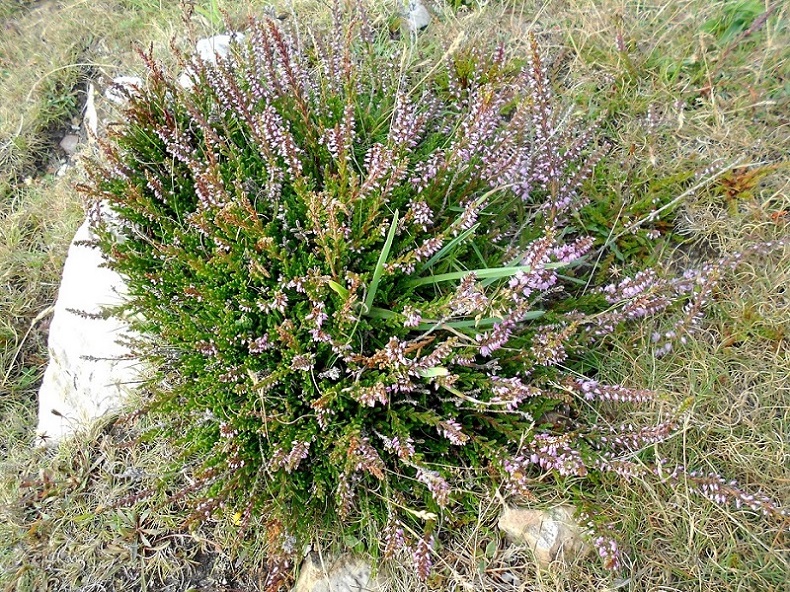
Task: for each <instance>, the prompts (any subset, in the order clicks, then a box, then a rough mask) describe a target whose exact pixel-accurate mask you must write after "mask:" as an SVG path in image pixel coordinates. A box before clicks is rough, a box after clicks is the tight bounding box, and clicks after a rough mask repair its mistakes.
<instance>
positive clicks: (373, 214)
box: [88, 14, 779, 588]
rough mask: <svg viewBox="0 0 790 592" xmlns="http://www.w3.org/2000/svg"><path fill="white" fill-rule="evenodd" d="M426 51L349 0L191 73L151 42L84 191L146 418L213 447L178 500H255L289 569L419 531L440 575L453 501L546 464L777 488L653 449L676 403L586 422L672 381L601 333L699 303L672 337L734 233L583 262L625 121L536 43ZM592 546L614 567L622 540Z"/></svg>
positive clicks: (410, 542)
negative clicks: (307, 551) (597, 193)
mask: <svg viewBox="0 0 790 592" xmlns="http://www.w3.org/2000/svg"><path fill="white" fill-rule="evenodd" d="M410 52H411V48H409V47H407V46H403V45H398V44H396V43H393V42H390V41H385V40H381V39H378V38H377V37H376V35H375V33H374V32H373V31H372V30H371V29H370V27H369V25H368V22H367V20H366V19H365V17H364V15H361V14H357V15H356V16H354V17H353V18H340V17H337V18H336V20H335V22H334V25H333V27H332V29H331V30H330V31H328V32H327V33H325V34H324V35H321V34H320V33H318V32H316V33H315V34H314V35H312V37H311V38H310V40H309V42H308V41H307V40H306V39H304V38H300V37H299V36H292V35H289V34H288V33H286V32H285V31H284V30H283V29H281V28H280V26H279V25H278V24H276V23H275V22H272V21H262V22H252V23H251V24H250V27H249V30H248V32H247V37H246V40H245V41H244V42H243V43H238V44H237V45H236V46H235V51H234V52H233V54H232V55H231V56H229V57H228V58H220V59H218V60H217V63H216V64H213V63H207V62H204V61H202V60H200V59H199V58H196V57H195V58H190V59H189V62H188V63H186V64H185V67H186V68H187V69H186V71H187V73H188V75H189V76H190V77H191V78H192V81H193V82H194V85H193V86H191V87H190V88H189V89H183V88H180V87H179V86H178V85H176V84H175V83H174V81H173V78H172V77H170V76H169V75H168V74H167V73H166V72H165V71H164V70H163V68H161V67H160V66H159V65H158V64H157V63H156V62H155V61H154V60H153V58H152V57H151V56H147V57H146V60H147V64H148V67H149V71H150V72H149V80H148V84H147V86H146V88H144V89H140V92H139V93H136V94H134V95H133V96H131V97H130V106H129V108H128V111H127V114H126V115H127V122H126V124H125V125H124V126H123V127H122V128H121V129H120V131H117V132H115V134H114V135H113V136H112V138H111V141H110V142H109V143H108V144H107V145H106V146H105V156H106V159H105V162H104V163H103V164H101V165H97V167H96V169H95V171H94V179H93V183H92V185H91V186H90V187H89V188H88V192H89V193H90V194H91V195H92V196H93V197H95V198H96V199H97V200H101V201H104V202H106V203H107V204H108V205H109V213H108V211H107V210H106V209H101V208H99V209H97V225H96V227H97V230H98V232H99V235H100V237H101V239H100V243H101V247H102V248H103V249H104V251H105V253H106V255H107V257H108V260H109V265H110V266H111V267H113V268H114V269H117V270H118V271H119V272H120V273H122V274H123V275H124V276H125V277H126V278H127V279H128V284H129V293H128V303H127V305H126V306H125V307H124V311H123V314H125V315H126V316H127V318H128V319H129V321H130V323H131V324H132V325H133V327H134V329H135V330H136V331H137V333H138V334H139V336H140V338H139V341H138V342H137V343H136V344H135V346H136V348H137V351H138V352H139V353H140V354H141V355H142V356H143V357H144V358H145V359H146V360H147V362H148V363H149V364H150V366H151V367H152V369H153V370H154V375H153V376H152V378H151V379H150V380H149V381H148V384H147V390H148V392H149V395H148V400H147V402H146V406H145V408H144V409H143V410H142V411H144V412H147V413H150V414H152V415H153V416H155V417H156V418H158V419H159V422H158V424H157V427H156V428H155V430H154V431H153V432H150V433H149V434H148V435H149V436H150V437H166V438H169V439H172V440H173V441H175V442H177V443H179V444H180V448H181V449H183V450H184V455H183V457H182V458H179V459H177V460H176V462H175V464H174V467H173V469H174V471H175V470H180V469H181V468H182V467H183V466H184V465H187V466H189V467H192V468H193V469H194V476H193V481H192V485H190V486H189V487H187V488H184V489H182V490H180V491H177V492H173V495H172V499H174V500H175V499H183V498H185V497H189V498H190V500H192V502H193V508H194V512H193V514H192V519H196V520H205V519H209V518H210V517H212V516H214V515H215V514H218V513H228V514H235V515H236V516H237V517H238V520H237V522H238V525H239V528H240V529H241V530H242V531H244V530H245V529H246V528H247V527H248V526H249V524H250V523H251V522H252V520H253V518H256V517H259V518H261V519H262V521H263V523H264V524H265V527H266V530H267V536H268V540H269V549H268V552H269V556H270V558H271V564H270V572H269V582H268V585H269V587H270V588H276V587H277V585H279V584H280V583H281V582H282V581H283V580H284V578H286V577H287V573H288V569H289V568H290V566H291V565H292V564H293V561H294V560H295V559H296V558H297V557H298V556H299V554H300V553H301V552H302V549H303V547H304V546H305V545H308V544H310V543H311V542H314V541H320V542H334V541H339V540H346V541H348V540H353V541H359V545H360V546H361V547H362V549H364V550H365V551H367V552H369V553H371V554H373V555H374V556H380V557H391V556H397V555H403V554H408V555H409V556H410V557H411V558H412V560H413V562H414V565H415V569H416V570H417V572H418V574H419V575H420V576H421V577H426V576H427V575H428V573H429V572H430V569H431V562H432V554H433V547H434V545H435V544H436V540H437V538H436V536H437V533H438V529H439V527H440V526H441V525H452V524H456V523H459V522H462V521H463V520H464V516H465V514H466V513H467V512H468V511H471V510H473V509H474V508H475V507H476V506H477V504H478V502H479V499H480V498H481V497H483V496H485V495H488V494H490V493H491V492H492V491H493V490H494V489H495V488H498V487H501V488H502V490H503V491H504V493H505V494H507V495H512V496H523V495H528V494H529V493H530V489H531V487H532V485H533V484H534V483H536V482H537V480H546V479H548V480H555V481H557V482H561V481H562V480H563V479H567V478H586V477H588V476H590V475H595V474H602V473H607V474H611V475H615V476H616V477H617V478H625V479H628V478H633V477H635V476H640V477H642V476H645V475H651V476H654V477H655V478H656V479H664V480H667V481H669V482H671V481H672V480H675V479H678V478H679V476H681V475H682V476H683V478H684V479H688V480H689V481H691V482H694V483H698V484H699V491H700V492H701V493H703V494H705V495H708V496H709V497H711V498H713V499H715V500H716V501H725V502H729V501H732V502H733V503H736V504H745V505H747V506H749V507H751V508H753V509H755V510H760V511H764V512H766V513H777V512H779V510H778V509H777V508H776V506H775V505H774V504H773V503H772V502H771V501H770V500H768V499H767V498H763V497H760V496H751V497H750V496H747V494H745V493H743V492H742V491H741V490H740V489H739V488H738V487H737V485H736V484H732V483H727V482H725V481H723V480H721V479H720V478H719V477H718V476H715V475H705V474H700V473H696V472H693V471H688V472H686V471H685V469H684V468H683V467H665V466H664V465H663V464H662V463H661V462H660V459H650V458H649V456H647V457H646V455H647V454H648V453H647V451H646V450H645V449H646V448H648V447H649V446H650V445H652V444H654V443H656V442H660V441H661V440H663V439H666V438H667V437H669V436H670V435H671V434H672V433H673V431H674V429H675V421H676V420H675V419H670V420H667V421H663V422H661V423H658V424H657V425H647V426H635V425H623V426H616V427H612V426H609V425H604V424H602V423H600V424H599V423H594V422H591V421H590V420H589V418H590V417H591V414H590V413H589V412H588V410H589V409H590V408H593V409H595V408H597V407H598V406H600V405H601V404H604V405H610V404H616V405H639V404H642V403H645V402H646V401H648V400H650V399H651V398H652V397H653V395H652V394H651V393H650V392H648V391H647V390H644V389H634V388H627V387H625V386H621V385H608V384H601V383H599V382H598V381H596V380H595V376H594V368H592V369H591V368H590V364H589V359H590V357H591V356H590V355H589V354H590V352H595V351H604V349H605V347H606V341H605V338H606V335H608V334H609V333H611V332H612V331H613V330H615V328H616V327H618V326H619V325H621V324H622V323H624V322H627V321H629V320H634V319H639V318H643V317H645V316H649V315H653V314H657V313H660V312H662V311H664V310H666V309H667V308H669V307H670V306H672V305H674V304H676V303H682V304H683V308H682V310H681V314H680V316H679V320H678V321H677V322H676V324H675V325H673V326H672V327H670V328H668V329H665V330H662V331H661V332H660V333H658V334H657V335H656V343H657V346H656V347H657V348H658V349H659V350H660V351H667V350H668V348H670V347H671V344H672V342H673V341H674V340H675V339H676V338H677V337H678V336H680V335H682V334H683V333H684V332H686V331H689V330H693V328H694V326H695V325H696V324H697V323H698V322H699V319H700V314H701V310H702V307H703V306H704V305H705V303H706V301H707V300H708V299H709V298H710V295H711V291H712V289H713V286H714V285H715V281H716V279H717V276H718V274H720V273H721V271H722V269H724V268H726V267H727V266H729V265H732V264H734V263H736V262H737V257H736V258H733V259H731V260H727V261H721V262H718V263H716V264H713V265H709V266H706V267H704V268H702V269H700V270H696V271H689V272H687V273H686V274H684V275H683V276H681V277H678V278H664V277H663V276H662V275H661V274H659V273H658V272H657V271H654V270H643V271H641V272H640V273H639V274H637V275H635V276H634V277H631V278H625V279H620V280H619V281H617V282H615V283H613V284H610V285H601V286H588V283H589V278H590V274H591V273H592V272H593V271H594V267H595V262H596V261H597V260H599V259H600V257H601V256H602V255H604V254H605V253H604V251H605V249H606V245H605V244H601V243H602V242H603V241H601V240H597V239H595V238H593V237H591V236H587V235H585V234H584V233H583V232H582V231H580V230H579V229H580V228H582V225H581V224H578V223H577V222H576V221H577V220H578V219H579V216H580V215H583V208H584V206H585V204H586V201H585V198H584V195H583V193H582V192H581V191H580V190H581V189H582V186H583V183H584V181H585V179H586V178H587V177H588V176H589V175H590V174H591V172H592V170H593V168H594V166H595V164H596V162H597V160H598V159H599V158H600V157H601V155H602V154H603V153H604V152H605V150H606V146H605V145H602V144H600V143H598V142H597V141H596V140H595V135H594V131H593V130H592V129H585V128H582V127H580V125H579V124H578V122H575V121H573V120H572V118H569V117H568V116H567V113H566V111H565V110H564V109H563V108H562V106H561V103H560V101H558V100H557V99H556V98H555V97H554V96H553V94H552V91H551V88H550V83H549V80H548V79H547V75H546V71H545V68H544V66H543V63H542V61H541V57H540V54H539V51H538V48H537V46H536V44H535V43H534V42H533V43H532V47H531V52H530V55H529V58H528V60H527V63H526V65H525V66H524V67H514V66H512V63H513V62H512V60H511V59H510V56H508V53H507V49H506V48H505V47H498V48H494V49H492V51H491V52H490V53H486V52H485V51H483V50H482V49H478V50H475V51H459V52H456V53H453V54H450V57H449V58H448V59H447V60H446V61H445V63H443V64H441V65H438V66H436V67H431V68H428V69H426V67H425V66H424V64H423V65H412V62H411V59H410V55H411V53H410ZM580 212H582V214H580ZM586 370H587V371H588V372H586V373H585V372H584V371H586ZM557 412H560V413H557ZM558 415H559V416H561V417H564V418H566V421H559V422H558V421H556V417H557V416H558ZM643 457H645V458H643ZM651 460H652V461H654V462H649V461H651ZM646 461H648V462H646ZM371 533H372V534H371ZM595 544H596V547H597V548H598V550H599V553H600V555H601V557H602V558H603V559H604V562H605V563H606V564H607V565H608V566H609V567H617V566H618V562H619V555H618V550H617V545H616V543H615V542H614V541H613V540H611V538H609V537H606V536H600V537H598V538H596V539H595Z"/></svg>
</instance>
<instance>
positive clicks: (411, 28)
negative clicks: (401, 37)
mask: <svg viewBox="0 0 790 592" xmlns="http://www.w3.org/2000/svg"><path fill="white" fill-rule="evenodd" d="M401 1H402V2H403V4H402V6H401V17H402V18H403V27H404V29H406V31H407V32H408V33H416V32H417V31H420V30H421V29H424V28H425V27H427V26H428V25H429V24H430V22H431V14H430V13H429V12H428V9H427V8H425V5H424V4H423V3H422V2H421V1H420V0H401Z"/></svg>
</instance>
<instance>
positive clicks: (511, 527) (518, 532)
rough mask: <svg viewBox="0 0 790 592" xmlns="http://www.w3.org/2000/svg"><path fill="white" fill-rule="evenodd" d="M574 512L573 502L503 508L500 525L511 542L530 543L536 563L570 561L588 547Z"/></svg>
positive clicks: (546, 564)
mask: <svg viewBox="0 0 790 592" xmlns="http://www.w3.org/2000/svg"><path fill="white" fill-rule="evenodd" d="M573 514H574V508H573V506H559V507H557V508H552V509H550V510H528V509H522V508H506V509H505V510H504V511H503V512H502V514H501V515H500V516H499V529H500V530H502V531H503V532H504V533H505V536H506V537H507V538H508V540H510V542H512V543H515V544H517V545H526V546H527V547H529V548H530V550H532V552H533V553H534V555H535V560H536V561H537V563H538V565H540V566H542V567H547V566H548V565H549V564H551V563H552V562H554V561H560V562H570V561H573V560H574V559H575V558H576V557H580V556H583V555H586V554H587V553H588V552H589V550H590V547H589V545H588V544H587V543H586V542H585V540H584V529H583V528H581V527H580V526H579V525H578V524H577V523H576V521H575V520H574V519H573Z"/></svg>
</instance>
